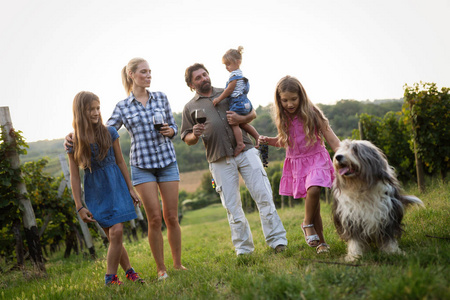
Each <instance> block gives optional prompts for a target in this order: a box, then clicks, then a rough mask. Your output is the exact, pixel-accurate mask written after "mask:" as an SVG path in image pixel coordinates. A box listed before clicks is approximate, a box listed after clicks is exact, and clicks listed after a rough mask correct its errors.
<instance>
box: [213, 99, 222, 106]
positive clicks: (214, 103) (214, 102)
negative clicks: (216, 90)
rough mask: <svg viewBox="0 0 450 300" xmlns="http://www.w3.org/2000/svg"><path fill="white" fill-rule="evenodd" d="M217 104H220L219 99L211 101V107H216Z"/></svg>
mask: <svg viewBox="0 0 450 300" xmlns="http://www.w3.org/2000/svg"><path fill="white" fill-rule="evenodd" d="M219 103H220V101H219V99H217V98H214V100H213V105H214V106H216V105H217V104H219Z"/></svg>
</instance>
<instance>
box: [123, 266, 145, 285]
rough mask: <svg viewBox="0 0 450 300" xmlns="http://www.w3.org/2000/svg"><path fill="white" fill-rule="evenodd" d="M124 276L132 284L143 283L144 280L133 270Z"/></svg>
mask: <svg viewBox="0 0 450 300" xmlns="http://www.w3.org/2000/svg"><path fill="white" fill-rule="evenodd" d="M125 276H126V277H127V279H128V280H131V281H133V282H139V283H145V281H144V279H142V278H141V277H140V276H139V274H138V273H136V272H135V271H134V269H133V268H131V269H129V270H128V271H126V272H125Z"/></svg>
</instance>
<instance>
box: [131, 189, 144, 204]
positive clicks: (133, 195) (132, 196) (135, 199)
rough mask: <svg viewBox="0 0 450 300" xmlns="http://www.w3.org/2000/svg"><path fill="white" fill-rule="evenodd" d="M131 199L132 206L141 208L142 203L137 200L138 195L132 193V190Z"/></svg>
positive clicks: (139, 199)
mask: <svg viewBox="0 0 450 300" xmlns="http://www.w3.org/2000/svg"><path fill="white" fill-rule="evenodd" d="M130 195H131V199H133V202H134V206H137V207H141V204H142V201H141V198H139V195H138V194H137V193H136V192H135V191H134V189H131V190H130Z"/></svg>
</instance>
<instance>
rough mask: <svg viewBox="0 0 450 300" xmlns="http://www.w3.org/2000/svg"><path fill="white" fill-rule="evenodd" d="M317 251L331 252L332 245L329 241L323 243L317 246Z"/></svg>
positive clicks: (318, 252)
mask: <svg viewBox="0 0 450 300" xmlns="http://www.w3.org/2000/svg"><path fill="white" fill-rule="evenodd" d="M316 252H317V254H320V253H328V252H330V245H328V244H327V243H321V244H319V246H317V247H316Z"/></svg>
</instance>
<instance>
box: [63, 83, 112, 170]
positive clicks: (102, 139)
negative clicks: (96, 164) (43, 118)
mask: <svg viewBox="0 0 450 300" xmlns="http://www.w3.org/2000/svg"><path fill="white" fill-rule="evenodd" d="M94 101H98V102H100V100H99V98H98V97H97V95H95V94H94V93H91V92H85V91H82V92H79V93H78V94H76V95H75V98H74V99H73V122H72V126H73V129H74V148H73V150H74V151H73V158H74V160H75V163H76V164H77V165H78V166H79V167H81V168H83V169H86V168H88V169H90V168H91V146H90V141H89V137H90V136H94V140H95V143H96V144H97V151H96V152H97V153H96V157H95V158H96V159H97V160H103V159H104V158H105V157H106V154H108V149H109V148H110V147H111V145H112V141H111V135H110V134H109V131H108V128H106V126H105V125H103V121H102V115H101V114H100V116H99V120H98V123H97V124H93V123H92V122H91V120H90V110H91V107H92V102H94Z"/></svg>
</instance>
